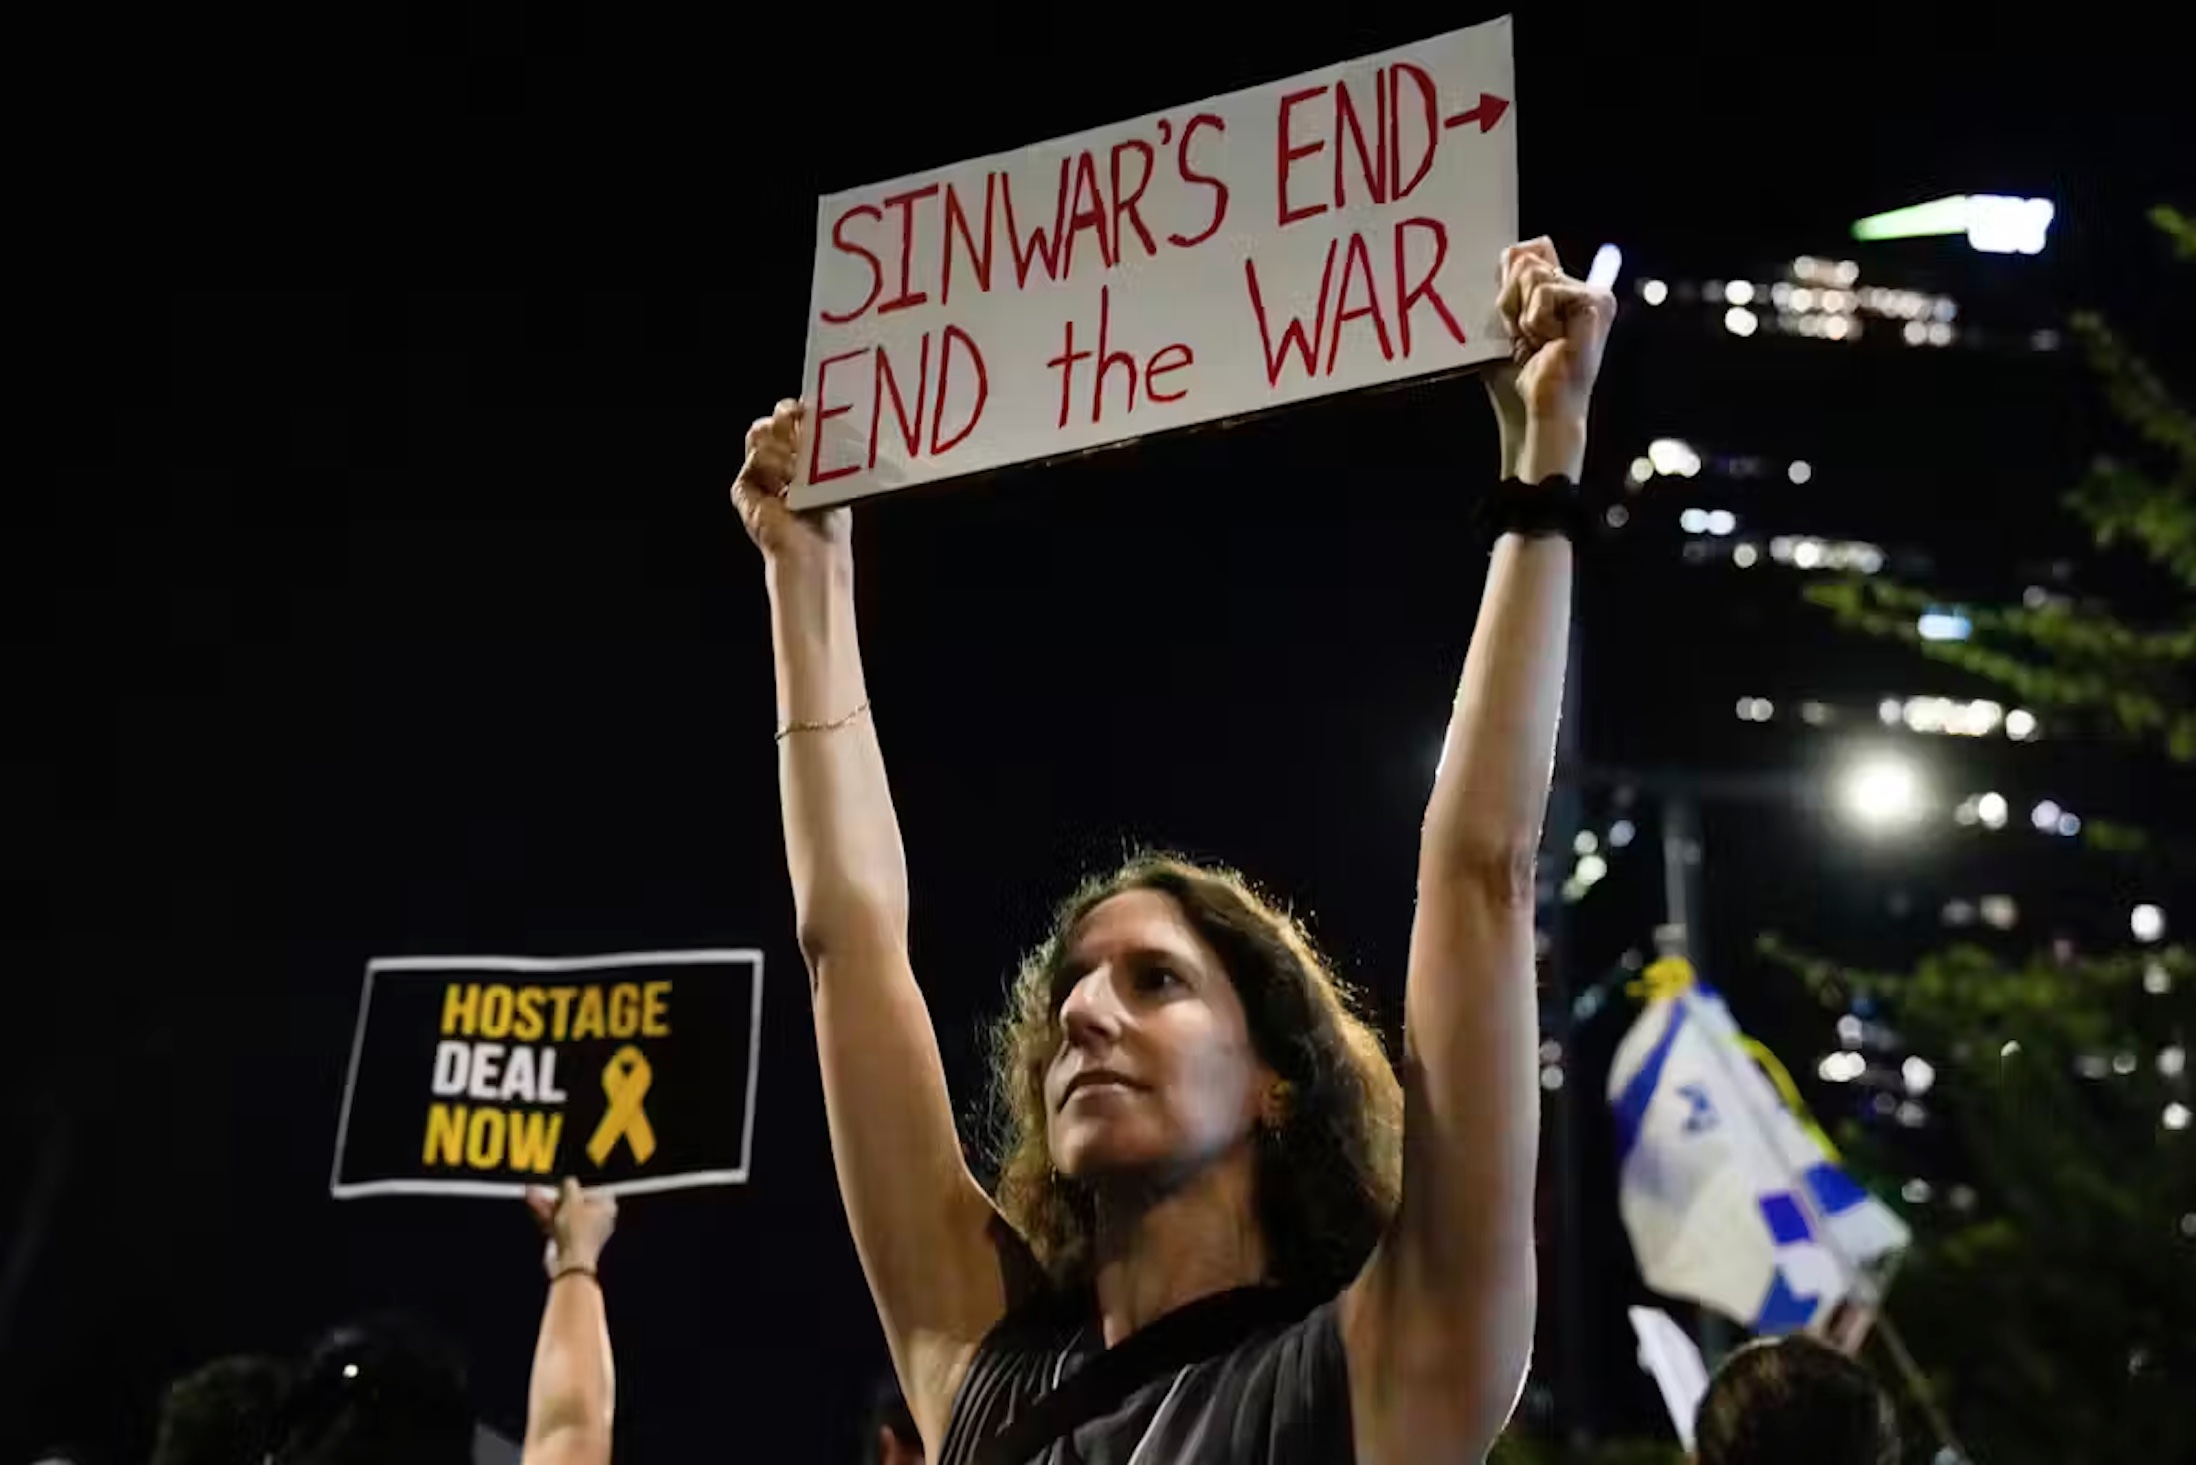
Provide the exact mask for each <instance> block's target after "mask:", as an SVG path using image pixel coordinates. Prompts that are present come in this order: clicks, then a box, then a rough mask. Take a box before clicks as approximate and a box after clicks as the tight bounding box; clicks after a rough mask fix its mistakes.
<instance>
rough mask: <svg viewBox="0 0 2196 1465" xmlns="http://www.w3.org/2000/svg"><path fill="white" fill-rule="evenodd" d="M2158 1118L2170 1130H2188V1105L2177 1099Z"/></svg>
mask: <svg viewBox="0 0 2196 1465" xmlns="http://www.w3.org/2000/svg"><path fill="white" fill-rule="evenodd" d="M2158 1118H2159V1119H2160V1120H2162V1121H2163V1122H2164V1124H2165V1127H2166V1128H2168V1129H2186V1128H2188V1105H2186V1104H2184V1103H2182V1102H2181V1101H2180V1100H2178V1099H2175V1100H2174V1101H2173V1102H2172V1103H2170V1104H2168V1105H2166V1106H2165V1112H2164V1113H2163V1114H2160V1115H2159V1116H2158ZM2184 1219H2185V1218H2184ZM2183 1229H2186V1228H2185V1227H2184V1228H2183Z"/></svg>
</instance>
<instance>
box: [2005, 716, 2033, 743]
mask: <svg viewBox="0 0 2196 1465" xmlns="http://www.w3.org/2000/svg"><path fill="white" fill-rule="evenodd" d="M2005 735H2006V736H2007V737H2009V738H2011V739H2012V740H2013V741H2014V742H2016V743H2025V742H2027V741H2028V740H2029V739H2030V738H2032V737H2034V736H2035V735H2036V714H2035V713H2033V712H2030V711H2029V710H2028V709H2027V708H2025V707H2016V708H2014V709H2013V710H2012V711H2011V712H2008V713H2007V714H2006V715H2005Z"/></svg>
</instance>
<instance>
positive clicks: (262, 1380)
mask: <svg viewBox="0 0 2196 1465" xmlns="http://www.w3.org/2000/svg"><path fill="white" fill-rule="evenodd" d="M289 1387H290V1371H289V1369H288V1368H287V1367H285V1366H284V1365H283V1364H281V1363H279V1362H277V1361H276V1360H274V1359H272V1358H260V1357H248V1356H243V1355H239V1356H237V1357H233V1358H217V1359H215V1360H214V1361H213V1362H212V1363H209V1364H206V1365H205V1366H204V1367H202V1368H198V1369H194V1370H192V1371H191V1372H190V1373H187V1374H185V1375H183V1377H181V1378H179V1379H177V1380H176V1381H175V1382H174V1383H173V1384H170V1385H169V1386H168V1393H167V1397H166V1398H165V1399H164V1400H163V1401H162V1402H161V1408H160V1426H159V1432H158V1434H157V1435H156V1436H155V1438H154V1443H153V1453H152V1465H264V1462H265V1460H266V1458H267V1455H268V1453H269V1452H270V1451H272V1450H273V1449H274V1447H275V1435H276V1432H277V1431H278V1430H279V1429H280V1428H281V1423H282V1405H283V1399H284V1397H285V1396H286V1395H287V1394H288V1392H289Z"/></svg>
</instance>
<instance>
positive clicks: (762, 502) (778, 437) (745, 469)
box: [732, 398, 852, 561]
mask: <svg viewBox="0 0 2196 1465" xmlns="http://www.w3.org/2000/svg"><path fill="white" fill-rule="evenodd" d="M807 422H808V408H807V407H805V406H804V405H802V404H801V403H799V402H796V401H793V400H792V399H791V398H788V399H786V400H784V401H781V402H780V403H778V406H777V409H776V410H775V411H773V412H772V413H771V414H770V415H769V416H768V417H758V418H756V419H755V424H754V426H752V427H750V428H748V429H747V461H746V462H745V463H744V464H742V465H741V467H740V476H739V477H738V478H737V479H735V480H734V481H733V484H732V503H733V506H734V507H735V508H737V509H738V510H739V511H740V522H741V523H742V524H744V525H746V526H747V537H748V538H750V539H752V540H754V541H755V547H756V548H757V549H760V550H761V551H762V552H763V557H764V558H765V559H767V560H771V561H778V560H781V559H784V558H788V557H805V556H807V555H810V554H819V555H826V554H830V553H833V552H843V551H844V549H845V547H846V545H847V538H848V529H849V527H850V525H851V523H852V515H851V513H850V512H849V511H848V510H847V509H846V508H845V507H844V506H843V505H842V506H840V507H838V508H832V509H817V510H812V511H810V512H808V513H796V512H795V511H794V510H793V509H791V508H789V507H787V506H786V502H785V495H786V491H787V490H788V489H790V488H791V487H792V486H793V484H794V483H795V482H796V481H798V479H799V477H800V468H801V444H802V438H803V436H804V433H803V429H804V428H805V427H806V425H807Z"/></svg>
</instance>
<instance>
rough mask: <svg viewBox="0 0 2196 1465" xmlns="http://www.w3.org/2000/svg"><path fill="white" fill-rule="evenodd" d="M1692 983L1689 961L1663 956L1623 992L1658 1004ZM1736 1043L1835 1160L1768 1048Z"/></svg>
mask: <svg viewBox="0 0 2196 1465" xmlns="http://www.w3.org/2000/svg"><path fill="white" fill-rule="evenodd" d="M1693 980H1694V978H1693V964H1692V963H1691V962H1689V961H1687V960H1686V959H1685V958H1684V957H1682V956H1665V957H1663V958H1661V959H1660V960H1659V961H1655V962H1652V963H1650V964H1649V965H1648V967H1647V970H1645V971H1643V972H1641V973H1640V974H1639V978H1638V980H1636V981H1631V982H1627V983H1625V984H1624V993H1625V995H1626V996H1627V997H1644V998H1646V999H1647V1000H1648V1001H1649V1002H1659V1001H1661V1000H1663V999H1664V998H1669V997H1675V996H1677V995H1678V993H1680V992H1682V991H1684V990H1685V989H1686V988H1688V987H1690V986H1692V985H1693ZM1738 1041H1739V1046H1740V1047H1741V1048H1743V1049H1745V1050H1746V1054H1747V1056H1748V1057H1750V1058H1752V1059H1753V1060H1754V1061H1755V1062H1756V1063H1758V1064H1760V1065H1761V1069H1762V1072H1764V1073H1766V1074H1767V1075H1769V1082H1770V1083H1772V1084H1774V1085H1775V1086H1776V1090H1777V1096H1778V1097H1779V1098H1781V1099H1783V1100H1784V1104H1785V1107H1786V1108H1788V1109H1790V1110H1791V1111H1792V1117H1793V1118H1795V1119H1797V1120H1798V1121H1799V1123H1800V1128H1802V1129H1804V1130H1805V1131H1806V1132H1807V1136H1808V1138H1810V1139H1812V1140H1813V1141H1814V1142H1815V1143H1816V1144H1818V1145H1820V1146H1822V1152H1823V1153H1824V1154H1825V1155H1828V1156H1829V1157H1830V1158H1831V1159H1832V1160H1837V1159H1838V1158H1839V1156H1838V1147H1837V1146H1836V1145H1834V1144H1832V1143H1830V1136H1829V1135H1827V1134H1825V1133H1823V1130H1822V1126H1821V1125H1819V1124H1817V1123H1816V1122H1815V1116H1814V1115H1813V1114H1811V1113H1809V1112H1808V1109H1807V1102H1806V1100H1804V1099H1802V1098H1801V1097H1800V1091H1799V1085H1798V1084H1795V1083H1793V1082H1792V1075H1791V1074H1790V1073H1789V1072H1787V1071H1786V1070H1785V1067H1784V1065H1783V1064H1782V1063H1780V1062H1778V1061H1777V1055H1776V1054H1774V1053H1772V1052H1770V1051H1769V1049H1768V1046H1767V1045H1766V1044H1764V1043H1762V1042H1761V1041H1760V1040H1759V1039H1758V1038H1750V1037H1747V1036H1746V1035H1745V1034H1744V1033H1741V1034H1739V1040H1738Z"/></svg>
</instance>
